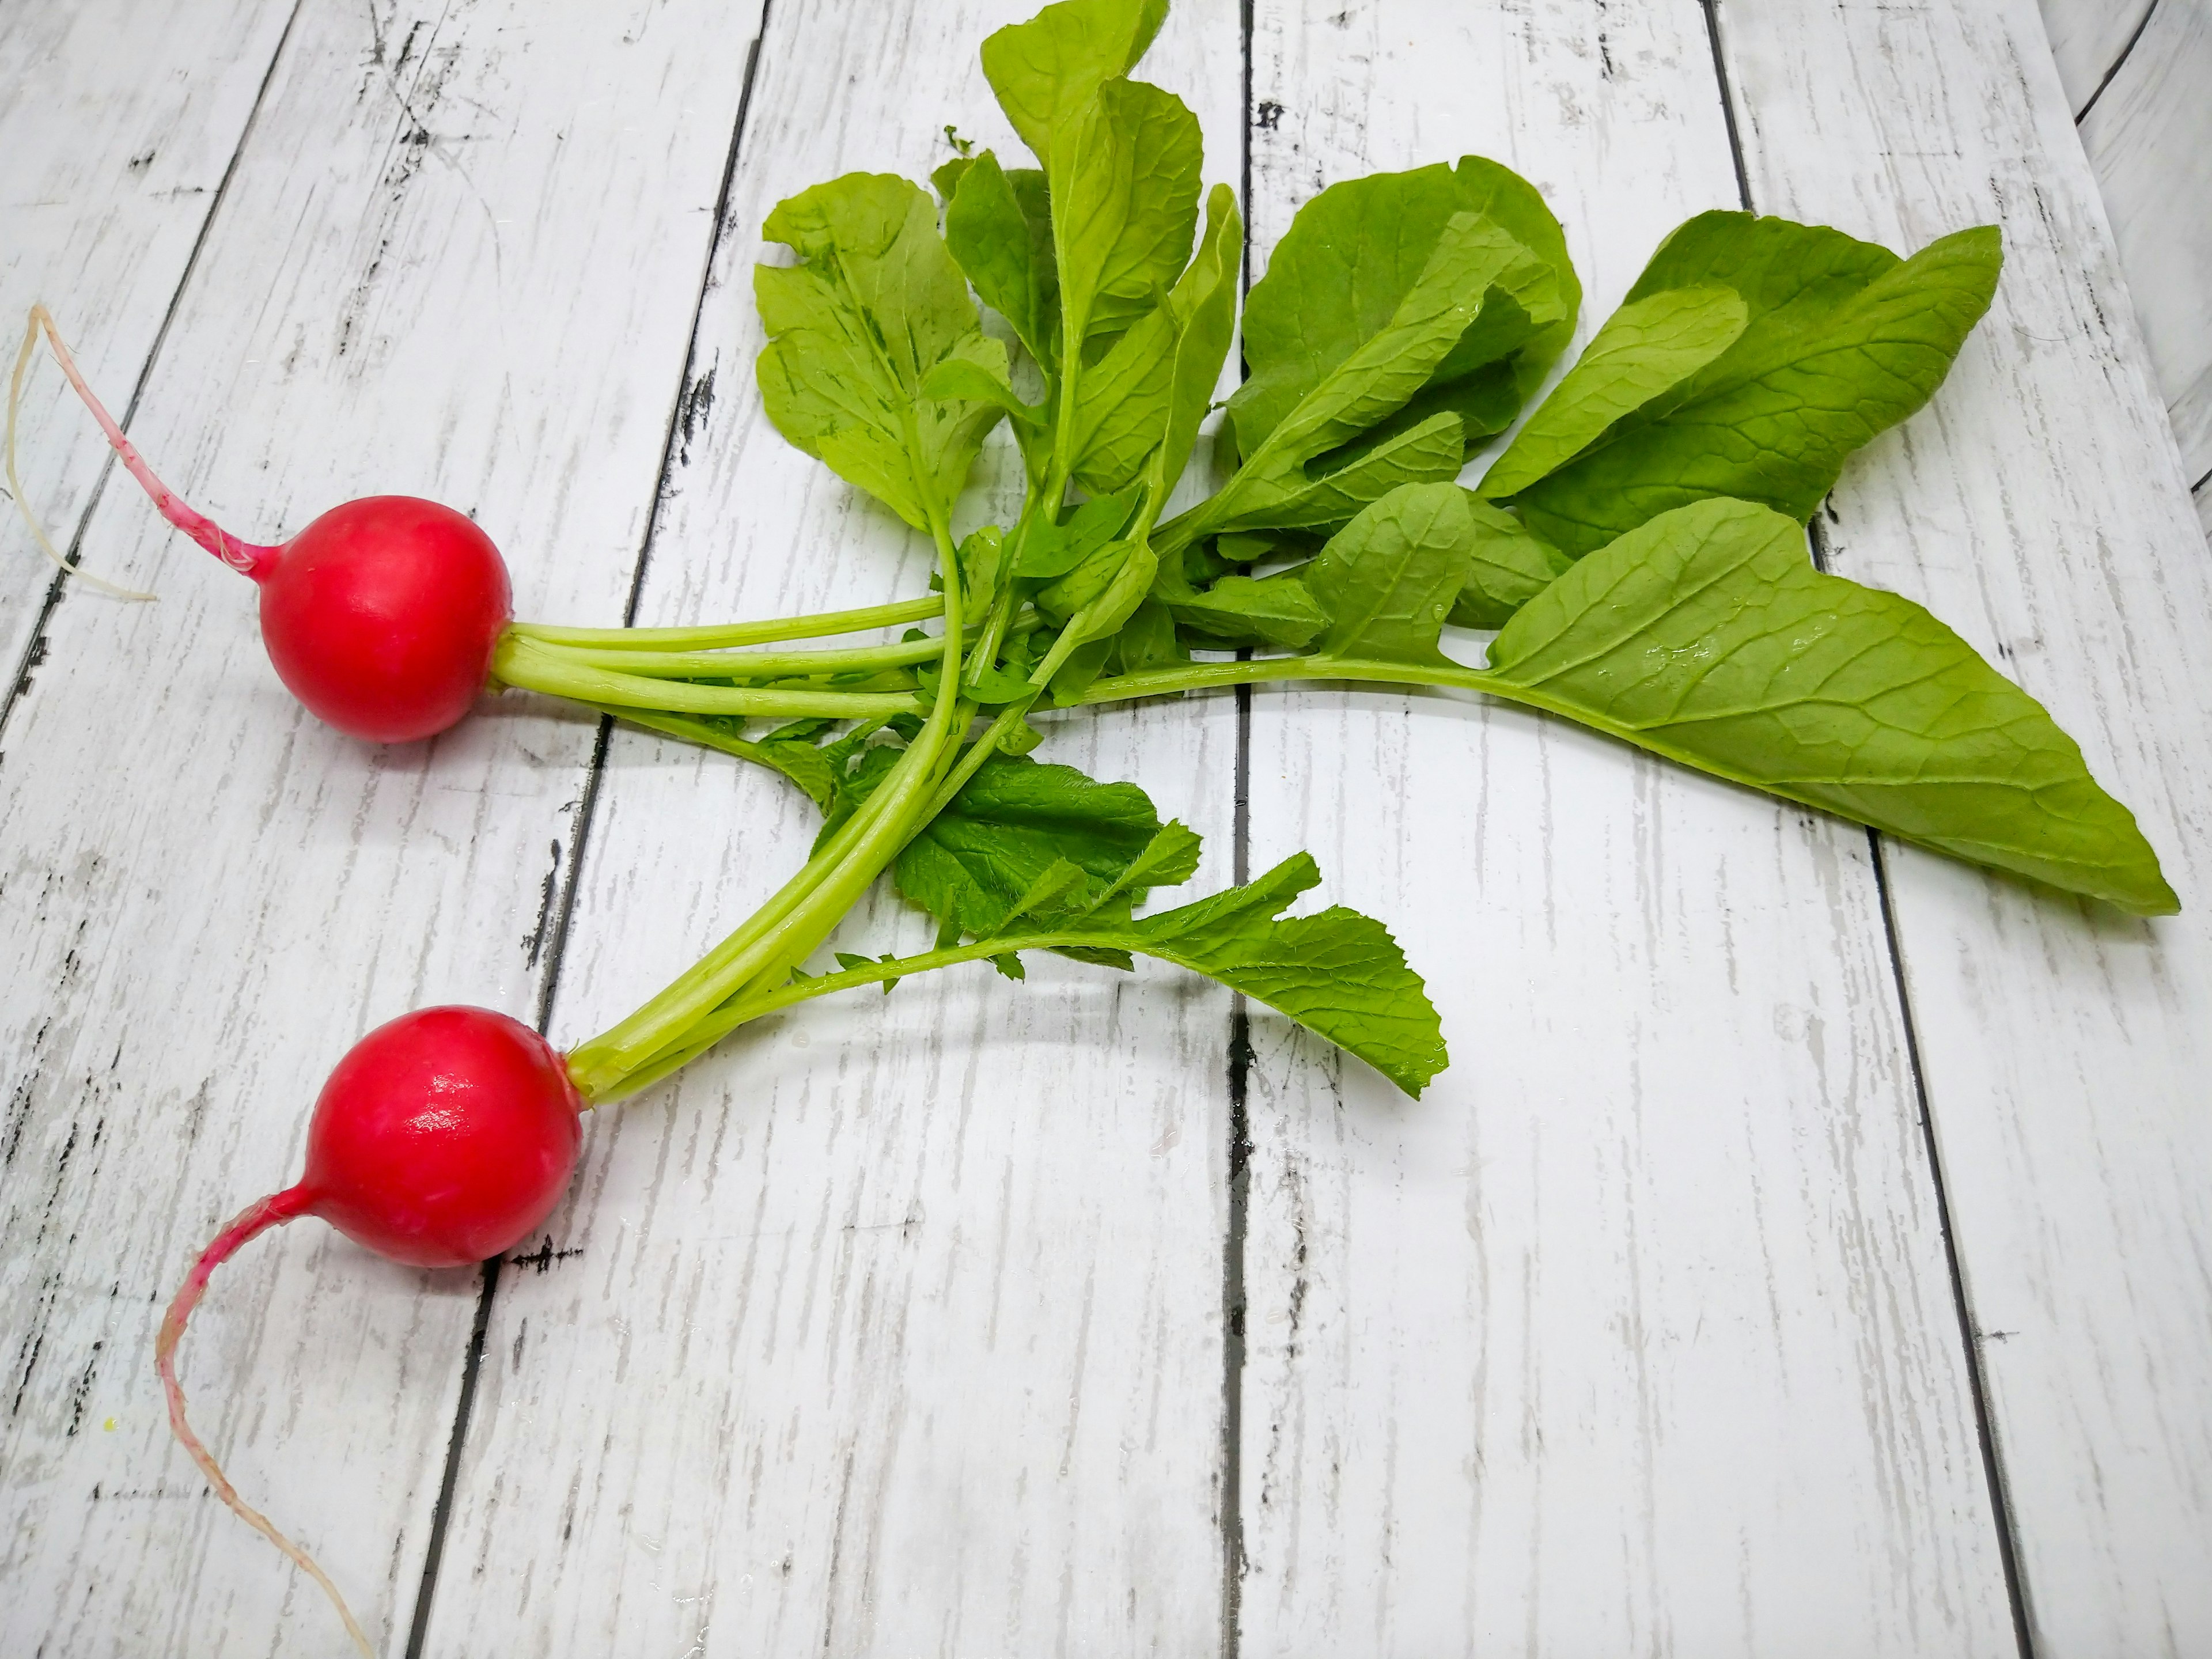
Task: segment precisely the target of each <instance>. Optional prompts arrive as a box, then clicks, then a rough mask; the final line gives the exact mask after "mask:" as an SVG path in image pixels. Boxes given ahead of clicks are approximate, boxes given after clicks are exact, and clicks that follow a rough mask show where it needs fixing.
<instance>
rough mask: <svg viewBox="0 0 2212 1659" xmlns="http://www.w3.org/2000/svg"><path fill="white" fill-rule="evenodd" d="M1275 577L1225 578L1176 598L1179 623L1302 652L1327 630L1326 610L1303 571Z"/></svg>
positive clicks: (1172, 605) (1230, 639)
mask: <svg viewBox="0 0 2212 1659" xmlns="http://www.w3.org/2000/svg"><path fill="white" fill-rule="evenodd" d="M1305 568H1310V567H1301V568H1300V569H1299V570H1284V571H1279V572H1277V573H1276V574H1273V575H1272V576H1235V575H1231V576H1224V577H1222V578H1221V579H1220V580H1218V581H1217V582H1215V583H1214V584H1213V585H1212V586H1211V587H1207V588H1204V589H1200V590H1197V591H1194V592H1190V593H1189V594H1188V596H1187V597H1183V598H1179V599H1170V600H1169V602H1168V608H1169V610H1170V611H1171V612H1172V613H1173V614H1174V616H1175V618H1176V621H1177V622H1180V623H1185V624H1186V625H1188V627H1190V628H1192V629H1195V630H1197V631H1198V632H1199V633H1201V634H1204V635H1207V636H1208V637H1209V638H1211V639H1215V640H1219V641H1224V642H1225V643H1230V644H1239V645H1241V644H1247V643H1252V644H1259V645H1274V646H1284V647H1289V648H1291V649H1292V650H1297V649H1300V648H1302V647H1305V646H1307V645H1310V644H1311V643H1312V642H1313V641H1314V639H1315V638H1316V636H1317V635H1319V634H1320V633H1321V631H1322V629H1324V628H1326V627H1328V611H1324V610H1322V606H1321V602H1320V601H1319V600H1318V599H1315V598H1314V596H1313V590H1312V589H1310V588H1309V587H1308V586H1306V584H1305V579H1304V574H1303V571H1304V569H1305Z"/></svg>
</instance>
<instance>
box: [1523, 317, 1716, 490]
mask: <svg viewBox="0 0 2212 1659" xmlns="http://www.w3.org/2000/svg"><path fill="white" fill-rule="evenodd" d="M1749 317H1750V313H1749V311H1748V310H1747V308H1746V307H1745V306H1744V303H1743V296H1742V295H1740V294H1738V293H1737V292H1736V291H1735V289H1732V288H1708V287H1704V286H1695V287H1691V288H1675V289H1666V290H1664V291H1663V292H1662V293H1658V294H1654V295H1651V296H1650V298H1649V299H1644V300H1638V301H1635V302H1633V303H1632V304H1629V305H1625V306H1623V307H1621V308H1620V310H1618V311H1616V312H1614V313H1613V315H1612V316H1610V317H1608V318H1607V319H1606V320H1605V326H1604V327H1603V328H1601V329H1600V330H1598V331H1597V337H1596V338H1595V339H1593V340H1592V341H1591V342H1590V343H1589V347H1588V349H1585V350H1584V351H1583V355H1582V356H1580V357H1579V358H1577V360H1576V362H1575V366H1574V367H1573V368H1571V369H1569V370H1568V371H1567V373H1566V375H1565V378H1564V379H1562V380H1560V382H1559V385H1558V386H1554V387H1553V388H1552V395H1551V396H1550V397H1548V398H1545V399H1544V402H1543V404H1542V406H1541V408H1539V409H1538V410H1536V412H1535V413H1534V415H1532V416H1529V417H1528V424H1527V425H1526V426H1524V427H1522V428H1521V430H1520V431H1519V432H1518V433H1516V435H1514V439H1513V442H1512V444H1511V446H1510V447H1508V448H1507V450H1506V452H1505V453H1504V454H1503V455H1501V456H1499V457H1498V459H1497V461H1496V462H1495V463H1493V464H1492V466H1491V468H1490V471H1487V472H1486V473H1485V474H1483V477H1482V486H1481V488H1482V493H1483V494H1484V495H1488V496H1506V495H1512V494H1513V493H1514V492H1515V491H1516V490H1522V489H1527V488H1528V486H1529V485H1530V484H1532V483H1535V482H1536V480H1537V479H1539V478H1541V477H1543V476H1544V475H1545V474H1546V473H1547V472H1553V471H1558V470H1559V468H1560V467H1562V466H1565V465H1566V464H1567V463H1568V462H1569V461H1571V460H1572V459H1574V458H1575V457H1576V456H1577V455H1579V454H1581V453H1583V451H1584V450H1585V449H1588V448H1589V447H1590V446H1591V445H1592V444H1594V443H1595V442H1596V441H1598V440H1599V439H1600V438H1601V437H1603V436H1604V435H1605V433H1606V429H1607V428H1609V427H1610V426H1612V425H1613V422H1615V421H1618V420H1620V418H1622V417H1623V416H1626V415H1630V414H1632V413H1634V412H1635V411H1636V410H1639V409H1641V408H1643V407H1644V405H1645V404H1649V403H1650V401H1651V400H1652V399H1653V398H1656V397H1658V396H1659V395H1660V394H1661V393H1662V392H1665V391H1666V390H1667V389H1668V387H1669V386H1675V385H1678V384H1679V383H1680V382H1681V381H1682V380H1686V379H1687V378H1688V377H1689V376H1690V375H1691V374H1694V373H1695V372H1696V371H1697V370H1699V369H1700V368H1704V367H1705V365H1706V364H1707V363H1710V362H1712V361H1713V359H1714V358H1716V357H1717V356H1720V355H1721V353H1723V351H1725V350H1727V349H1729V347H1730V346H1732V345H1734V344H1735V342H1736V339H1737V337H1738V336H1740V335H1741V334H1742V332H1743V325H1744V324H1745V322H1746V321H1747V320H1748V319H1749Z"/></svg>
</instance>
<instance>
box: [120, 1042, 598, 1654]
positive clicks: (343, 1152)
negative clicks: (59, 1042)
mask: <svg viewBox="0 0 2212 1659" xmlns="http://www.w3.org/2000/svg"><path fill="white" fill-rule="evenodd" d="M584 1109H585V1102H584V1098H583V1097H582V1096H581V1095H580V1094H579V1093H578V1092H577V1091H576V1086H575V1085H574V1083H572V1082H570V1081H569V1079H568V1067H567V1064H566V1062H565V1060H563V1058H562V1056H561V1055H560V1054H557V1053H556V1052H555V1051H554V1049H553V1048H552V1047H551V1045H550V1044H549V1043H547V1042H546V1041H545V1039H544V1038H543V1037H541V1036H538V1033H537V1032H535V1031H533V1030H531V1029H530V1028H529V1027H528V1026H527V1025H524V1024H520V1022H518V1021H516V1020H513V1019H510V1018H507V1016H506V1015H505V1014H500V1013H494V1012H491V1011H490V1010H489V1009H485V1008H465V1007H443V1008H423V1009H419V1010H417V1011H416V1012H414V1013H411V1014H403V1015H401V1016H400V1017H399V1018H398V1019H395V1020H392V1021H391V1022H390V1023H389V1024H385V1025H380V1026H379V1027H378V1028H377V1029H376V1030H374V1031H371V1032H370V1033H369V1034H368V1036H365V1037H363V1038H362V1040H361V1041H360V1042H357V1043H356V1044H355V1045H354V1046H353V1048H351V1049H349V1051H348V1052H347V1054H346V1055H345V1057H344V1058H343V1060H340V1061H339V1062H338V1064H337V1069H336V1070H334V1071H333V1072H332V1073H331V1076H330V1080H329V1081H328V1082H327V1083H325V1085H323V1091H322V1093H321V1095H320V1096H319V1097H317V1099H316V1101H315V1111H314V1116H313V1119H312V1120H311V1121H309V1123H308V1126H307V1172H306V1174H305V1175H303V1176H301V1179H300V1181H299V1182H298V1183H297V1184H296V1185H294V1186H291V1187H288V1188H285V1189H284V1190H283V1192H280V1193H276V1194H273V1195H271V1196H270V1197H268V1198H264V1199H262V1200H259V1201H258V1203H255V1204H252V1205H251V1206H248V1207H247V1208H246V1210H245V1211H243V1212H241V1213H240V1214H239V1215H238V1216H237V1217H236V1218H234V1219H233V1220H232V1221H231V1223H230V1225H228V1226H227V1227H225V1228H224V1229H223V1230H222V1231H221V1232H220V1233H218V1234H216V1237H215V1242H214V1243H211V1244H210V1245H209V1246H208V1247H207V1249H205V1250H204V1251H203V1252H201V1254H200V1257H199V1260H198V1261H197V1262H195V1263H194V1264H193V1267H192V1270H191V1273H190V1274H189V1275H188V1276H187V1277H186V1278H185V1283H184V1288H183V1289H181V1290H179V1291H178V1292H177V1296H176V1299H175V1300H174V1301H173V1302H172V1303H171V1304H169V1311H168V1316H167V1317H166V1318H165V1319H163V1320H162V1322H161V1334H160V1335H159V1336H158V1337H157V1338H156V1339H155V1345H154V1360H155V1370H157V1371H158V1372H159V1373H160V1376H161V1387H162V1390H163V1392H164V1393H165V1394H166V1395H167V1397H168V1402H169V1426H170V1427H171V1428H172V1429H173V1430H174V1431H176V1436H177V1438H178V1439H179V1441H180V1442H182V1443H183V1444H184V1447H185V1450H186V1451H187V1452H189V1453H190V1454H191V1458H192V1461H193V1462H195V1463H197V1464H198V1465H199V1467H200V1470H201V1472H202V1473H203V1474H205V1475H206V1476H207V1479H208V1483H209V1485H210V1486H213V1487H214V1488H215V1491H216V1495H217V1496H218V1497H220V1498H222V1501H223V1502H224V1503H225V1504H228V1505H229V1506H230V1507H231V1509H232V1510H235V1511H236V1512H237V1514H238V1515H239V1516H240V1518H241V1519H243V1520H244V1521H245V1522H246V1523H247V1524H248V1525H250V1526H252V1527H253V1528H255V1529H256V1530H257V1531H258V1532H260V1533H261V1534H264V1536H265V1537H267V1538H268V1539H269V1541H270V1542H271V1543H273V1544H275V1545H276V1547H277V1548H278V1549H280V1550H282V1551H283V1552H284V1553H285V1554H286V1555H288V1556H289V1557H290V1558H291V1559H293V1560H294V1561H295V1562H296V1563H298V1564H299V1565H300V1566H301V1568H302V1569H303V1570H305V1571H307V1574H308V1575H309V1576H310V1577H313V1579H314V1581H315V1582H316V1583H318V1584H319V1585H321V1586H322V1588H323V1590H324V1593H325V1594H326V1595H328V1596H329V1597H330V1598H331V1602H332V1603H333V1604H334V1605H335V1606H336V1607H337V1611H338V1616H339V1617H340V1618H341V1619H343V1620H344V1621H345V1626H346V1630H347V1632H348V1633H349V1635H351V1637H352V1638H353V1639H354V1643H355V1644H356V1646H357V1647H358V1648H360V1650H361V1651H362V1653H364V1654H367V1653H368V1652H369V1644H368V1637H367V1636H366V1635H364V1634H363V1633H362V1628H361V1626H360V1625H359V1624H357V1623H356V1621H355V1620H354V1616H353V1613H352V1611H351V1610H350V1609H349V1608H348V1607H347V1606H346V1604H345V1598H344V1597H343V1596H342V1595H339V1593H338V1590H337V1586H336V1585H335V1584H333V1583H331V1581H330V1578H329V1577H328V1576H327V1575H325V1573H324V1571H323V1570H322V1569H321V1568H320V1567H319V1566H318V1565H316V1564H315V1563H314V1561H313V1559H311V1558H310V1557H309V1556H308V1555H307V1552H306V1551H304V1550H302V1549H301V1547H299V1546H298V1545H296V1544H295V1543H294V1542H292V1541H291V1540H290V1539H289V1538H287V1537H285V1536H284V1535H283V1534H282V1533H280V1532H278V1531H277V1530H276V1528H275V1527H274V1526H273V1525H272V1524H271V1523H270V1521H269V1520H268V1518H267V1517H266V1516H264V1515H262V1514H261V1513H260V1512H259V1511H258V1510H255V1509H253V1508H252V1507H251V1506H250V1505H248V1504H246V1502H245V1501H244V1500H243V1499H241V1498H240V1497H239V1495H238V1493H237V1492H236V1490H235V1489H234V1487H233V1486H231V1484H230V1482H229V1480H228V1479H227V1478H226V1477H225V1476H224V1474H223V1472H222V1468H221V1466H220V1465H218V1464H217V1463H216V1460H215V1458H214V1457H213V1456H212V1455H210V1453H209V1451H208V1449H207V1448H206V1447H205V1446H204V1445H203V1444H202V1443H200V1440H199V1437H197V1435H195V1434H194V1433H193V1432H192V1431H191V1425H189V1424H187V1423H186V1422H185V1395H184V1390H183V1389H181V1388H180V1387H179V1385H178V1383H177V1370H176V1353H177V1344H178V1342H179V1340H180V1339H181V1338H182V1337H183V1336H184V1334H185V1321H186V1320H188V1319H189V1318H191V1313H192V1310H193V1308H194V1307H196V1306H197V1305H198V1303H199V1299H200V1295H201V1292H202V1291H204V1290H206V1288H207V1282H208V1279H209V1276H210V1274H212V1273H214V1272H215V1270H216V1268H217V1267H221V1266H222V1264H223V1263H224V1262H225V1261H228V1260H229V1259H230V1258H231V1256H232V1255H234V1254H235V1253H236V1252H237V1250H238V1249H239V1247H240V1246H241V1245H243V1244H245V1243H246V1242H247V1241H248V1240H249V1239H252V1238H254V1237H258V1235H260V1234H262V1233H264V1232H265V1231H268V1230H269V1229H270V1228H271V1227H278V1226H282V1225H284V1223H286V1222H288V1221H293V1220H296V1219H297V1218H300V1217H301V1216H304V1215H312V1216H319V1217H321V1218H323V1219H324V1220H325V1221H327V1222H329V1223H330V1224H331V1225H332V1226H334V1227H336V1228H337V1230H338V1231H340V1232H342V1233H343V1234H345V1235H346V1237H349V1238H350V1239H352V1240H354V1241H355V1242H356V1243H358V1244H361V1245H362V1246H364V1247H365V1248H367V1249H370V1250H374V1252H375V1253H376V1254H377V1255H381V1256H386V1257H388V1258H390V1259H391V1260H392V1261H400V1262H404V1263H406V1264H407V1265H409V1266H410V1267H466V1266H468V1265H470V1264H471V1263H472V1262H477V1261H483V1260H485V1259H486V1258H487V1257H490V1256H495V1255H500V1254H501V1252H503V1251H506V1250H508V1249H512V1248H513V1247H514V1246H515V1245H516V1244H518V1243H521V1242H522V1240H523V1239H524V1238H525V1237H527V1236H528V1235H529V1234H530V1233H531V1232H532V1231H534V1230H535V1229H536V1228H537V1226H538V1223H540V1222H541V1221H543V1220H544V1218H546V1216H547V1215H548V1214H549V1213H550V1212H551V1210H552V1208H553V1206H554V1205H555V1204H556V1203H557V1202H559V1201H560V1198H561V1194H562V1192H563V1191H564V1190H565V1189H566V1188H567V1187H568V1178H569V1176H571V1175H573V1174H574V1171H575V1168H576V1157H577V1153H578V1152H579V1151H580V1148H581V1146H582V1144H583V1131H582V1128H581V1127H580V1124H579V1122H578V1114H579V1113H580V1112H581V1111H583V1110H584Z"/></svg>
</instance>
